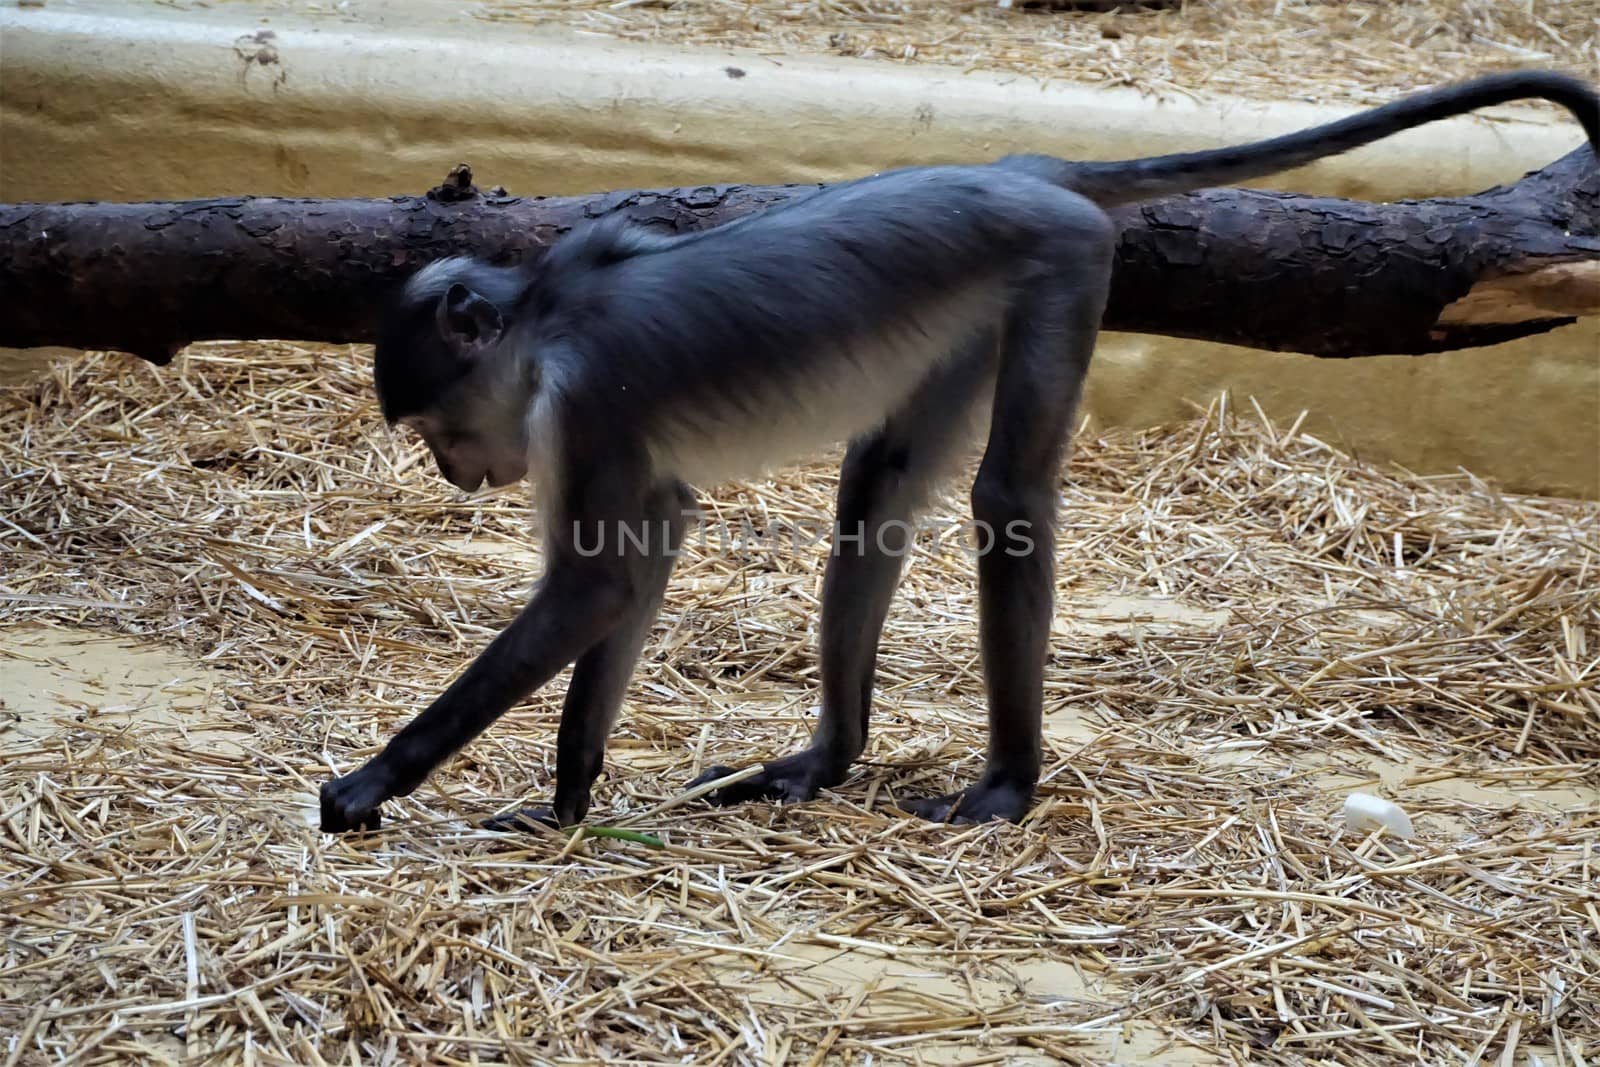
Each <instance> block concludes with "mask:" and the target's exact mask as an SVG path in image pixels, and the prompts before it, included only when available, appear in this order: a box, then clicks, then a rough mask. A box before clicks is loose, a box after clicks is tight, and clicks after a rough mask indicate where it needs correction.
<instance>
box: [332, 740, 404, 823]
mask: <svg viewBox="0 0 1600 1067" xmlns="http://www.w3.org/2000/svg"><path fill="white" fill-rule="evenodd" d="M399 795H400V790H398V789H396V788H395V781H394V776H393V775H391V774H390V773H389V768H388V767H387V765H385V764H384V763H383V757H382V756H379V757H378V758H376V759H373V760H370V761H369V762H368V763H367V764H366V766H364V767H362V768H361V769H360V770H358V771H355V772H353V773H351V774H347V775H345V776H344V777H343V778H335V779H334V780H333V781H331V782H324V783H323V786H322V792H321V800H322V832H323V833H325V834H342V833H344V832H345V831H346V830H376V829H377V828H378V826H379V825H380V823H381V821H382V820H381V817H380V816H379V813H378V805H380V804H382V803H383V802H384V801H385V800H388V799H389V798H390V797H393V796H399Z"/></svg>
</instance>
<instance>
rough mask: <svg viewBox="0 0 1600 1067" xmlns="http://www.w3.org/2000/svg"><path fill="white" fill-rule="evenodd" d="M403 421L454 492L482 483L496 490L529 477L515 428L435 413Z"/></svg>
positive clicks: (495, 422) (526, 459)
mask: <svg viewBox="0 0 1600 1067" xmlns="http://www.w3.org/2000/svg"><path fill="white" fill-rule="evenodd" d="M402 421H403V422H404V424H405V425H407V426H410V427H411V428H412V429H413V430H415V431H417V434H418V435H419V436H420V437H421V438H422V440H423V443H425V444H426V445H427V446H428V451H429V452H431V453H433V461H434V462H435V463H437V464H438V465H439V473H440V474H442V475H444V478H445V480H446V481H447V482H449V483H450V484H451V485H453V486H455V487H456V488H457V489H461V490H463V491H465V492H468V493H470V492H472V491H473V490H475V489H477V488H478V487H479V486H481V485H482V484H483V483H484V482H485V481H487V482H488V483H489V486H490V487H491V488H494V489H499V488H500V487H501V486H506V485H510V484H511V483H512V482H516V481H519V480H521V479H522V478H523V477H524V476H525V475H527V473H528V454H527V447H526V444H525V443H524V441H523V439H522V435H521V434H520V432H518V428H517V427H516V426H515V425H509V426H508V425H504V424H503V423H501V420H498V419H494V420H488V425H485V420H474V422H472V423H464V422H462V421H460V420H458V419H449V418H446V417H443V415H442V414H441V413H437V412H436V413H429V414H425V415H413V416H411V417H409V418H407V419H404V420H402ZM468 426H472V427H473V428H471V429H468V428H467V427H468Z"/></svg>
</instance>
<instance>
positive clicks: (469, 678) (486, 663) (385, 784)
mask: <svg viewBox="0 0 1600 1067" xmlns="http://www.w3.org/2000/svg"><path fill="white" fill-rule="evenodd" d="M601 470H603V471H604V476H603V477H596V478H595V479H594V481H593V482H592V483H590V484H587V485H583V486H582V488H581V489H579V490H578V491H577V492H576V493H575V495H577V496H579V497H580V500H579V501H578V506H576V507H573V508H572V509H570V512H568V514H569V515H570V516H571V517H572V518H571V519H570V520H569V521H575V522H576V524H577V525H579V526H581V527H583V528H585V529H586V530H588V531H590V533H589V534H586V535H585V536H586V537H588V536H592V532H593V531H600V530H603V531H605V534H606V536H608V537H611V536H614V531H615V529H617V528H618V527H619V526H620V525H623V524H627V523H632V524H633V526H634V528H635V529H638V528H640V527H641V526H642V524H643V523H642V520H643V518H644V507H643V499H644V495H645V494H644V492H643V491H641V490H638V489H636V488H631V487H630V485H629V482H630V480H631V475H632V474H633V473H634V472H633V471H630V470H629V469H628V468H626V467H625V466H623V465H622V464H620V463H615V464H613V465H611V466H610V467H609V468H601ZM585 498H586V500H587V501H593V504H591V505H590V506H584V503H585ZM630 499H631V500H632V502H633V503H632V505H631V507H630V506H629V505H628V501H629V500H630ZM545 543H546V546H547V548H546V551H548V552H549V553H550V554H551V559H550V564H549V569H548V570H547V571H546V573H545V575H544V577H543V578H541V579H540V581H539V585H538V588H537V590H536V591H535V592H534V594H533V598H532V599H531V600H530V601H529V603H528V605H527V606H526V607H525V608H523V609H522V611H521V612H520V613H518V615H517V617H516V618H515V619H514V620H513V621H512V623H511V625H510V626H508V627H507V628H506V629H505V630H504V631H502V632H501V633H500V635H499V636H497V637H496V638H495V639H494V640H493V641H492V642H490V644H489V647H488V648H486V649H485V650H484V651H483V653H482V654H480V655H479V656H478V658H477V659H475V660H473V662H472V664H471V666H469V667H468V668H467V669H466V671H464V672H463V673H462V674H461V676H460V677H459V678H457V679H456V680H455V682H454V683H453V684H452V685H451V686H450V688H448V689H447V690H445V692H444V694H443V695H441V696H440V697H439V698H438V699H437V700H435V701H434V702H433V703H432V704H430V705H429V706H428V708H427V709H426V710H425V711H423V712H422V713H421V714H420V715H418V716H417V717H416V718H415V719H413V720H412V721H411V722H410V723H408V724H407V725H406V727H405V728H404V729H402V730H401V731H400V732H399V733H398V734H396V735H395V736H394V738H393V740H391V741H390V742H389V744H388V745H386V746H385V747H384V749H383V751H382V752H380V753H379V754H378V755H377V756H374V757H373V758H372V759H371V760H369V761H368V762H367V763H366V764H365V765H364V766H363V767H361V768H360V769H359V770H357V771H355V772H353V773H351V774H348V775H346V776H344V777H343V778H337V779H334V780H333V781H330V782H327V783H325V784H324V785H323V787H322V794H321V801H322V829H323V831H324V832H325V833H340V832H343V831H345V830H353V829H358V828H365V829H376V828H377V826H378V807H379V805H381V804H382V803H383V802H384V801H385V800H389V799H390V798H392V797H400V796H406V795H408V794H410V793H411V792H412V791H413V790H415V789H416V788H417V787H418V786H419V785H421V784H422V783H423V781H425V780H426V779H427V777H428V775H429V774H430V773H431V772H432V771H433V770H434V768H436V767H437V766H438V765H439V764H440V763H442V762H444V760H445V759H447V758H448V757H449V756H450V755H451V754H452V753H454V752H456V751H457V750H459V749H460V748H461V747H462V746H464V745H466V744H467V743H468V742H469V741H471V740H472V739H473V738H475V737H477V736H478V735H479V734H481V733H482V732H483V731H484V730H486V729H488V728H489V726H490V725H491V724H492V723H494V721H495V720H496V719H498V718H500V716H501V715H503V714H505V713H506V712H507V711H508V710H510V709H511V707H512V706H513V705H515V704H516V703H517V702H518V701H520V700H523V699H525V698H526V697H527V696H528V694H530V693H532V692H533V691H534V690H535V689H538V688H539V687H540V686H542V685H544V684H545V683H546V682H548V681H550V679H552V678H554V677H555V676H556V674H557V673H558V672H560V671H561V670H563V669H565V668H566V667H567V666H568V665H569V664H571V663H572V662H573V660H575V659H577V658H578V656H580V655H581V654H583V653H584V652H585V651H587V650H588V649H590V648H592V647H594V646H595V645H596V644H597V643H599V642H600V641H601V640H602V639H604V638H605V637H607V636H608V635H610V634H611V633H612V632H614V631H615V630H616V629H617V628H618V627H619V626H622V625H623V624H624V623H625V622H626V621H628V620H629V619H630V618H632V617H634V616H635V615H636V614H637V610H638V606H639V604H640V602H641V599H642V598H641V594H640V589H641V585H642V583H641V581H640V578H639V574H638V569H637V563H638V560H637V559H636V558H633V557H630V556H628V555H626V554H623V553H618V552H615V551H601V552H599V553H597V554H595V555H594V556H592V557H589V558H586V557H584V556H582V555H580V554H578V553H577V552H576V551H575V550H574V548H573V539H572V538H571V536H570V535H569V534H568V532H567V531H560V530H547V536H546V538H545ZM590 543H593V542H592V541H591V542H590ZM608 544H609V542H608ZM562 725H563V728H564V729H565V728H566V721H565V716H563V722H562ZM559 763H560V756H559V750H558V765H559Z"/></svg>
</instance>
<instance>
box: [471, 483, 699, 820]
mask: <svg viewBox="0 0 1600 1067" xmlns="http://www.w3.org/2000/svg"><path fill="white" fill-rule="evenodd" d="M693 509H694V497H693V496H692V494H690V492H689V490H688V488H687V487H686V486H683V485H682V484H679V483H674V484H673V485H670V486H665V487H662V488H659V489H657V490H655V491H654V492H653V493H652V494H651V497H650V500H649V501H648V502H647V504H646V515H647V516H648V520H647V526H646V528H645V532H644V534H643V535H642V536H641V538H640V540H641V541H642V542H643V545H644V551H643V552H642V554H641V555H640V556H639V558H638V560H637V561H636V563H635V564H634V566H633V570H634V573H635V576H636V577H635V602H634V603H633V604H632V605H631V606H630V607H629V608H628V611H627V614H626V615H625V616H624V617H623V619H622V621H621V622H620V623H619V624H618V625H617V627H616V628H615V629H614V630H612V631H611V633H610V634H608V635H607V636H606V637H605V638H604V639H602V640H601V641H600V642H599V643H598V644H596V645H595V646H594V647H592V648H590V649H589V650H588V651H587V652H585V653H584V654H583V655H582V656H580V657H578V662H577V665H576V666H574V667H573V670H572V681H571V683H570V684H569V685H568V686H567V696H566V702H565V704H564V705H563V707H562V709H561V728H560V730H559V732H558V733H557V736H556V796H555V803H554V804H552V805H551V806H549V807H539V808H526V809H523V810H521V811H518V812H513V813H510V814H507V815H497V816H495V817H494V818H492V819H489V820H486V822H485V824H484V825H485V826H487V827H489V828H490V829H496V830H506V829H513V828H517V827H519V826H521V825H522V824H524V823H528V822H542V823H546V824H549V825H554V826H572V825H574V824H576V823H580V822H582V821H583V817H584V816H585V815H586V814H588V812H589V795H590V791H591V789H592V788H593V786H594V781H595V779H596V778H598V777H599V776H600V770H601V767H602V765H603V763H604V760H605V750H606V739H607V737H608V736H609V735H610V733H611V728H612V727H613V726H614V725H615V723H616V720H617V713H618V712H619V711H620V710H621V709H622V698H623V696H624V695H625V693H626V692H627V689H628V683H629V682H630V681H631V680H632V678H633V673H634V666H635V664H637V663H638V661H639V654H640V651H641V650H642V649H643V648H644V642H645V638H646V637H648V636H649V634H650V628H651V626H652V625H654V623H655V620H656V615H657V613H658V612H659V611H660V608H661V599H662V596H663V595H664V594H665V593H666V589H667V580H668V578H670V577H671V576H672V567H673V564H674V563H675V562H676V560H677V552H678V550H679V548H680V547H681V545H682V543H683V535H684V531H685V529H686V528H687V526H688V519H689V516H690V515H691V514H692V513H693Z"/></svg>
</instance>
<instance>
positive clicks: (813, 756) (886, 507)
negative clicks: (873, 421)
mask: <svg viewBox="0 0 1600 1067" xmlns="http://www.w3.org/2000/svg"><path fill="white" fill-rule="evenodd" d="M995 343H996V342H995V334H994V331H993V330H991V329H982V330H980V331H978V334H977V335H976V336H975V337H974V338H973V339H972V340H971V341H970V342H968V343H967V344H966V345H965V346H963V347H962V349H961V350H960V351H958V352H957V353H955V354H954V355H952V356H951V357H950V358H949V359H948V360H947V361H946V362H944V363H943V364H942V365H940V366H939V367H937V368H936V369H935V370H934V371H932V372H931V373H930V374H929V376H928V378H927V379H926V380H925V381H924V382H923V384H922V385H921V386H919V387H918V389H917V391H916V392H915V393H914V394H913V395H912V398H911V399H910V400H909V401H908V402H907V403H906V404H905V405H904V407H902V409H901V410H900V411H898V412H896V413H895V414H894V415H892V416H891V417H890V418H889V419H888V421H887V422H886V423H885V424H884V426H883V427H882V428H881V429H880V430H878V431H877V432H875V433H873V434H871V435H869V436H867V437H864V438H862V439H860V440H858V441H856V442H854V443H853V444H852V445H851V446H850V449H849V450H848V452H847V453H846V454H845V460H844V465H843V466H842V468H841V469H840V472H839V495H838V504H837V519H836V527H835V530H834V533H833V546H832V551H831V553H830V555H829V558H828V565H827V569H826V571H825V573H824V576H823V583H822V634H821V639H822V640H821V644H822V653H821V660H822V663H821V666H822V714H821V716H820V718H819V720H818V722H817V726H816V729H815V731H814V732H813V733H812V737H811V743H810V745H808V746H807V747H806V748H805V749H803V750H801V751H799V752H796V753H794V754H793V755H791V756H785V757H783V758H781V759H777V760H773V761H771V762H770V763H767V764H766V765H765V766H763V767H762V769H761V772H760V773H759V774H756V775H754V776H752V777H750V778H746V779H744V780H743V781H740V782H735V783H734V784H733V785H730V786H727V787H725V788H723V789H719V790H717V791H716V792H715V793H712V794H711V795H710V797H709V799H710V800H711V801H712V803H715V804H737V803H742V802H744V801H748V800H756V799H772V800H784V801H800V800H809V799H811V798H812V797H814V796H816V794H817V791H818V790H819V789H825V788H828V787H830V786H834V785H837V784H839V783H840V782H841V781H843V780H844V778H845V775H846V774H848V773H849V770H850V765H851V763H853V762H854V761H855V759H856V757H857V756H859V755H861V752H862V749H863V748H864V747H865V746H866V740H867V719H868V717H869V715H870V713H871V707H872V685H873V675H874V672H875V670H876V666H877V656H878V639H879V636H880V634H881V633H882V631H883V623H884V619H885V617H886V616H887V615H888V613H889V604H890V601H891V600H893V599H894V592H895V587H896V586H897V585H898V584H899V581H900V575H901V572H902V570H903V569H904V562H905V556H906V555H907V554H908V553H909V551H910V549H911V546H912V541H913V537H912V529H911V520H912V519H914V518H915V517H916V514H917V511H918V509H919V508H920V507H921V506H922V505H923V504H924V503H926V502H927V499H928V497H929V496H930V495H931V494H932V492H933V491H934V490H935V489H936V488H937V486H938V485H939V483H940V481H941V480H942V479H943V477H944V475H945V474H947V473H948V471H949V469H950V468H951V467H952V466H953V465H954V464H955V463H956V462H957V461H959V459H960V457H961V456H962V454H963V449H964V447H965V446H967V445H969V444H970V443H971V439H972V432H971V431H972V424H973V414H974V411H975V410H977V409H979V408H980V405H981V402H982V401H983V399H984V398H985V397H986V396H987V394H988V391H989V389H990V387H991V384H992V380H993V375H994V357H995V351H996V348H995ZM732 773H733V768H730V767H722V766H718V767H712V768H711V769H710V770H708V771H706V772H705V773H704V774H702V775H700V776H699V777H697V778H696V779H695V780H694V781H693V782H691V783H690V788H693V787H694V786H697V785H701V784H704V783H706V782H711V781H715V780H716V779H718V778H721V777H724V776H725V775H729V774H732Z"/></svg>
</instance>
